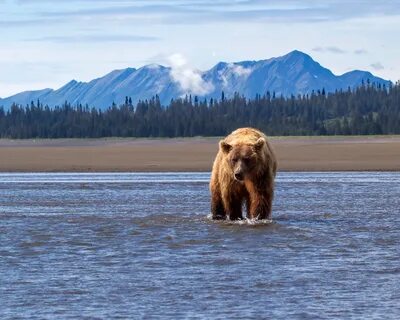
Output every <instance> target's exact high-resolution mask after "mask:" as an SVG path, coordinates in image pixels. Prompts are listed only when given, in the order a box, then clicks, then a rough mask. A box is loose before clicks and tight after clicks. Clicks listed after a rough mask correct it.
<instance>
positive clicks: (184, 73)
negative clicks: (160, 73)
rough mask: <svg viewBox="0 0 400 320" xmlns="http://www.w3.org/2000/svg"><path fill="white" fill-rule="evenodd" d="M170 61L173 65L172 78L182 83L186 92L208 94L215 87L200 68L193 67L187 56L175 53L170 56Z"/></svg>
mask: <svg viewBox="0 0 400 320" xmlns="http://www.w3.org/2000/svg"><path fill="white" fill-rule="evenodd" d="M168 63H169V65H170V67H171V77H172V79H173V80H174V81H175V82H176V83H178V84H179V85H180V87H181V88H182V90H183V91H185V93H192V94H197V95H206V94H207V93H209V92H211V91H212V90H213V89H214V86H213V85H212V84H211V83H208V82H206V81H204V80H203V78H202V77H201V73H200V72H199V71H198V70H195V69H192V68H191V67H190V66H189V65H188V63H187V61H186V59H185V57H184V56H183V55H181V54H179V53H175V54H173V55H171V56H169V57H168Z"/></svg>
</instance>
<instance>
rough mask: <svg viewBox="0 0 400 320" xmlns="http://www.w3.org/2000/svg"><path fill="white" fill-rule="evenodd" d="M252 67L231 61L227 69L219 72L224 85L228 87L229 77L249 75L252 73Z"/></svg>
mask: <svg viewBox="0 0 400 320" xmlns="http://www.w3.org/2000/svg"><path fill="white" fill-rule="evenodd" d="M251 71H252V70H251V68H245V67H243V66H241V65H237V64H234V63H229V64H228V65H227V69H223V70H220V71H219V72H218V76H219V78H220V79H221V80H222V86H223V87H228V84H229V80H228V78H232V77H244V78H245V77H248V76H249V75H250V73H251Z"/></svg>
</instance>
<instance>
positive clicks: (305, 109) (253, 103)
mask: <svg viewBox="0 0 400 320" xmlns="http://www.w3.org/2000/svg"><path fill="white" fill-rule="evenodd" d="M245 126H250V127H255V128H258V129H260V130H262V131H264V132H265V133H266V134H267V135H272V136H286V135H292V136H296V135H380V134H400V83H399V82H398V83H396V84H393V85H389V86H387V87H386V86H381V85H376V84H374V83H369V82H368V81H367V82H366V83H363V84H362V85H361V86H360V87H358V88H356V89H354V90H351V89H350V88H348V89H347V90H337V91H336V92H333V93H326V92H325V90H324V89H322V90H317V91H315V92H314V91H313V92H312V93H310V94H307V95H298V96H290V97H283V96H277V95H275V93H273V92H272V93H270V92H266V93H265V94H264V95H257V96H256V97H254V98H252V99H247V98H245V97H244V96H242V95H240V93H236V94H234V96H233V97H225V94H224V93H223V92H222V93H221V97H220V98H219V99H212V98H211V99H200V98H198V97H197V96H190V95H189V96H186V97H183V98H178V99H173V100H171V102H170V103H169V105H167V106H162V105H161V104H160V101H159V98H158V97H157V96H155V97H153V98H151V99H148V100H143V101H139V102H138V103H137V104H135V105H133V104H132V100H131V99H130V97H126V99H125V101H124V102H122V103H121V104H120V105H117V104H115V103H113V105H112V106H110V107H109V108H108V109H107V110H103V111H102V110H99V109H96V108H95V107H90V106H88V105H85V106H83V105H71V104H70V103H69V102H68V101H66V102H65V103H64V104H63V105H61V106H47V105H43V104H42V103H41V102H40V101H32V102H31V103H30V105H27V106H21V105H16V104H14V105H12V106H11V107H10V108H9V109H8V110H5V109H4V108H3V107H0V137H1V138H13V139H25V138H99V137H193V136H223V135H226V134H228V133H229V132H231V131H232V130H234V129H236V128H238V127H245Z"/></svg>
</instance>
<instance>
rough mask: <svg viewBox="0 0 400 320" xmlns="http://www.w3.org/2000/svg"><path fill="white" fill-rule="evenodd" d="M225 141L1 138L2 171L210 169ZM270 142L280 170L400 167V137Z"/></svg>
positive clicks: (326, 138) (191, 139)
mask: <svg viewBox="0 0 400 320" xmlns="http://www.w3.org/2000/svg"><path fill="white" fill-rule="evenodd" d="M220 139H221V138H220V137H194V138H173V139H166V138H162V139H151V138H103V139H48V140H47V139H29V140H10V139H0V172H124V171H126V172H167V171H173V172H177V171H183V172H189V171H198V172H207V171H210V170H211V166H212V162H213V160H214V157H215V155H216V153H217V150H218V141H219V140H220ZM270 140H271V143H272V145H273V147H274V149H275V151H276V154H277V156H278V160H279V171H400V136H312V137H308V136H307V137H304V136H302V137H271V138H270Z"/></svg>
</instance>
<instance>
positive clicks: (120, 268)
mask: <svg viewBox="0 0 400 320" xmlns="http://www.w3.org/2000/svg"><path fill="white" fill-rule="evenodd" d="M208 180H209V174H202V173H169V174H168V173H143V174H134V173H132V174H129V173H109V174H108V173H103V174H98V173H96V174H76V173H73V174H72V173H64V174H36V173H35V174H34V173H32V174H11V173H10V174H0V199H1V200H0V243H1V247H0V283H1V285H0V300H1V303H0V318H1V319H8V318H9V319H11V318H29V319H43V318H55V317H57V318H63V319H64V318H84V317H89V318H104V319H110V318H123V319H125V318H158V317H159V318H173V319H176V318H223V319H235V318H237V319H243V318H257V319H258V318H273V319H293V318H296V319H297V318H312V319H314V318H315V319H317V318H318V319H332V318H342V319H343V318H358V319H364V318H369V319H370V318H377V319H379V318H385V319H397V318H398V317H399V315H400V305H399V303H398V301H400V267H399V261H400V228H399V226H400V210H399V208H400V200H399V195H400V174H399V173H370V172H368V173H366V172H365V173H341V172H337V173H281V174H279V175H278V179H277V186H276V190H277V192H276V200H275V203H274V212H273V221H272V222H270V223H267V222H264V223H247V222H240V223H231V222H220V221H219V222H214V221H212V220H210V219H209V218H208V217H207V216H208V214H209V193H208Z"/></svg>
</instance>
